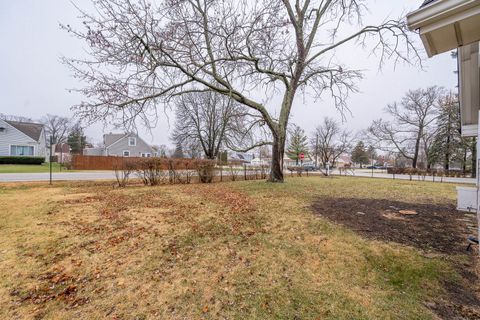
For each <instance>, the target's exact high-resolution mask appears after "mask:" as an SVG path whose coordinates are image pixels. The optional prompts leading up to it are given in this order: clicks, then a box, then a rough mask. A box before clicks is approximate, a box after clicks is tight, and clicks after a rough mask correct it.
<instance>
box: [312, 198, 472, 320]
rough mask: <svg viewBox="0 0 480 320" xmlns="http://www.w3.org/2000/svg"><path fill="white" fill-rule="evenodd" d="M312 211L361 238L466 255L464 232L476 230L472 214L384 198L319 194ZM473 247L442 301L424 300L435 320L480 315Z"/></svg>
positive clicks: (447, 285) (432, 205)
mask: <svg viewBox="0 0 480 320" xmlns="http://www.w3.org/2000/svg"><path fill="white" fill-rule="evenodd" d="M313 211H314V212H315V213H316V214H318V215H321V216H323V217H325V218H327V219H329V220H331V221H332V222H335V223H338V224H341V225H343V226H345V227H347V228H349V229H351V230H353V231H355V232H356V233H358V234H360V235H362V236H363V237H366V238H369V239H376V240H382V241H390V242H397V243H401V244H405V245H408V246H413V247H416V248H419V249H421V250H423V251H425V252H426V253H434V254H446V255H458V254H467V252H466V247H467V245H468V244H467V241H466V239H467V236H468V235H471V234H476V230H475V229H474V227H475V218H474V216H473V215H465V214H464V213H462V212H459V211H457V210H456V209H455V207H454V206H453V205H446V204H441V205H437V204H412V203H407V202H401V201H393V200H386V199H353V198H321V199H318V200H317V201H316V202H314V204H313ZM477 250H478V248H477V247H474V248H473V250H472V251H471V252H470V253H468V254H469V255H470V257H471V258H470V259H468V260H469V261H468V262H466V263H462V264H460V263H459V264H458V265H457V267H458V270H459V273H460V274H461V275H462V276H463V278H464V281H461V282H455V283H445V284H444V287H445V290H446V291H447V293H448V299H447V300H444V301H435V302H429V303H426V305H427V306H428V307H429V308H430V309H432V310H433V311H434V312H435V313H436V314H437V315H438V316H439V317H440V318H441V319H480V300H479V298H478V295H476V294H475V291H477V289H478V276H477V273H476V272H475V267H476V264H475V260H476V256H475V254H476V253H477Z"/></svg>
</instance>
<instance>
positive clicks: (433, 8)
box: [407, 0, 480, 31]
mask: <svg viewBox="0 0 480 320" xmlns="http://www.w3.org/2000/svg"><path fill="white" fill-rule="evenodd" d="M479 4H480V3H479V1H478V0H437V1H435V2H432V3H430V4H428V5H426V6H425V7H422V8H420V9H418V10H416V11H413V12H411V13H410V14H408V15H407V26H408V28H409V29H410V30H411V31H413V30H417V29H420V28H421V27H424V26H426V25H430V24H432V23H435V22H438V21H440V20H443V19H445V18H447V17H449V16H452V15H454V14H457V13H459V12H462V11H465V10H468V9H470V8H473V7H475V6H478V5H479Z"/></svg>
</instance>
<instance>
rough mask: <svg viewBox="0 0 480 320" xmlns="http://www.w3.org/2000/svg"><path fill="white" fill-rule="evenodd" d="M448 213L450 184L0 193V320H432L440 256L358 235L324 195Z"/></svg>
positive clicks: (315, 181)
mask: <svg viewBox="0 0 480 320" xmlns="http://www.w3.org/2000/svg"><path fill="white" fill-rule="evenodd" d="M345 195H348V196H349V197H358V198H395V199H403V200H408V201H418V202H422V203H431V202H432V201H434V202H436V203H447V202H448V203H451V202H452V201H453V199H454V196H455V195H454V186H453V185H449V184H432V183H419V182H406V181H405V182H403V181H402V182H400V181H395V182H393V181H387V180H370V179H351V178H350V179H348V178H337V179H323V178H296V179H291V180H289V181H288V182H287V183H285V184H282V185H272V184H268V183H265V182H262V181H247V182H235V183H222V184H213V185H174V186H160V187H129V188H126V189H112V188H111V186H109V185H108V184H103V185H102V184H90V183H82V184H79V183H77V184H68V183H64V184H57V185H55V186H53V187H48V186H43V185H39V184H33V185H28V184H26V185H23V184H16V185H13V184H10V185H4V186H3V187H1V188H0V254H1V258H0V318H2V319H7V318H37V319H40V318H55V319H71V318H82V319H97V318H98V319H100V318H105V317H107V318H114V319H147V318H157V319H223V318H227V319H247V318H248V319H266V318H278V319H413V318H415V319H429V318H433V314H432V313H431V311H430V310H429V309H428V308H427V307H425V305H424V302H425V301H429V300H432V299H437V298H438V297H441V296H442V295H443V291H442V287H441V281H443V280H446V279H456V278H458V275H457V274H456V273H455V271H454V268H453V267H452V266H451V264H450V262H449V259H446V258H445V257H441V256H440V257H434V258H432V257H426V256H425V255H423V254H422V253H421V252H419V251H417V250H416V249H413V248H408V247H404V246H401V245H398V244H386V243H381V242H378V241H369V240H365V239H362V238H361V237H359V236H357V235H355V234H354V233H352V232H350V231H348V230H346V229H345V228H342V227H339V226H336V225H334V224H331V223H329V222H327V221H326V220H324V219H322V218H319V217H318V216H315V215H313V214H312V212H311V207H310V206H311V203H312V201H313V200H314V199H315V198H316V197H318V196H329V197H335V196H336V197H339V196H345Z"/></svg>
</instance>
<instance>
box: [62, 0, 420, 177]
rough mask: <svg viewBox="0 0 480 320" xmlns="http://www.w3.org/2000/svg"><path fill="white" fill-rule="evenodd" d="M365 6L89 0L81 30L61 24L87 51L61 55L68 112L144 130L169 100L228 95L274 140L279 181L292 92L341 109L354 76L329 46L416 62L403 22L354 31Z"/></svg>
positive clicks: (310, 1) (351, 1) (268, 0)
mask: <svg viewBox="0 0 480 320" xmlns="http://www.w3.org/2000/svg"><path fill="white" fill-rule="evenodd" d="M366 3H367V1H366V0H326V1H325V0H303V1H302V0H297V1H292V0H264V1H238V0H223V1H212V0H168V1H167V0H165V1H159V2H155V3H154V2H153V1H149V0H96V1H94V2H93V4H94V7H95V8H94V10H93V11H92V12H93V13H91V14H90V13H87V12H84V11H81V19H82V20H83V25H84V28H85V29H84V30H74V29H72V28H71V27H70V26H69V25H66V26H63V27H64V28H65V29H66V30H67V31H69V32H71V33H72V34H74V35H75V36H76V37H78V38H79V39H82V40H84V41H85V43H86V44H87V45H88V46H89V50H88V52H89V54H90V57H89V58H88V59H69V58H65V59H64V62H65V63H66V64H67V65H68V66H70V67H71V69H72V70H73V72H74V74H75V76H76V77H77V78H79V79H80V80H83V81H84V82H85V83H86V85H87V86H86V87H85V88H83V89H80V90H79V91H80V92H81V93H83V95H84V96H85V98H86V100H85V101H84V102H83V103H81V104H80V105H79V106H77V109H76V110H77V113H78V114H79V115H80V116H83V117H85V118H87V119H89V120H107V119H110V120H112V119H114V120H117V121H120V122H121V123H122V124H132V123H134V122H135V119H136V118H141V119H143V120H144V122H145V123H146V124H147V125H148V124H149V123H150V122H151V121H154V119H156V118H155V117H156V116H158V115H157V107H158V106H159V105H161V104H162V103H168V102H170V101H171V98H172V97H176V96H180V95H184V94H187V93H192V92H206V91H212V92H216V93H219V94H222V95H225V96H228V97H229V98H231V99H233V100H235V101H236V102H238V103H240V104H243V105H244V106H246V107H248V108H250V110H251V111H252V112H255V113H257V114H258V115H260V116H261V117H262V120H263V121H264V123H265V125H266V126H267V127H268V129H269V131H270V132H271V137H272V139H273V141H272V142H273V144H272V167H271V175H270V180H271V181H274V182H282V181H283V156H284V150H285V141H286V134H287V127H288V122H289V119H290V113H291V110H292V106H293V104H294V100H295V97H296V96H297V93H298V92H302V93H307V92H308V93H309V94H311V95H312V96H313V97H314V98H315V99H317V98H320V97H322V96H323V95H325V94H327V95H330V96H331V97H332V98H333V100H334V102H335V104H336V106H337V107H338V108H339V109H340V110H343V109H344V108H346V99H347V98H348V96H349V94H350V93H351V92H352V91H356V87H355V83H356V81H358V80H359V79H361V77H362V72H361V71H360V70H355V69H352V68H349V67H348V66H346V65H344V64H342V63H341V62H340V61H338V56H335V51H336V50H337V49H339V48H341V47H343V46H344V45H345V44H347V43H351V44H355V45H356V46H357V47H358V48H362V47H365V48H371V50H372V51H373V53H374V54H377V55H378V57H379V60H380V65H382V64H383V62H384V61H385V59H388V58H393V59H394V60H396V61H397V60H402V61H405V62H407V63H409V62H410V61H415V60H416V59H417V58H418V54H417V51H416V49H415V46H414V44H413V43H412V42H411V41H410V39H409V37H408V34H407V28H406V25H405V19H404V18H403V17H402V18H400V19H398V20H384V22H382V23H380V24H379V25H368V26H362V24H361V22H362V16H363V15H364V13H365V12H366V11H368V8H367V5H366ZM370 40H372V42H371V41H370ZM273 95H275V96H280V97H282V98H281V100H282V101H281V102H280V103H279V105H278V106H277V108H276V110H272V109H270V108H267V103H268V101H269V100H270V98H271V97H272V96H273ZM265 143H269V142H268V141H265ZM258 146H259V144H258V143H256V144H254V145H253V146H251V147H252V148H253V147H258Z"/></svg>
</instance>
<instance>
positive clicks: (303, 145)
mask: <svg viewBox="0 0 480 320" xmlns="http://www.w3.org/2000/svg"><path fill="white" fill-rule="evenodd" d="M302 153H303V154H304V155H305V156H306V155H307V153H308V139H307V136H306V135H305V131H303V129H302V128H300V127H299V126H295V127H294V128H293V130H292V133H291V136H290V143H289V145H288V147H287V156H288V157H289V158H290V159H292V160H295V162H296V164H297V165H298V161H299V160H300V154H302Z"/></svg>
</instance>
